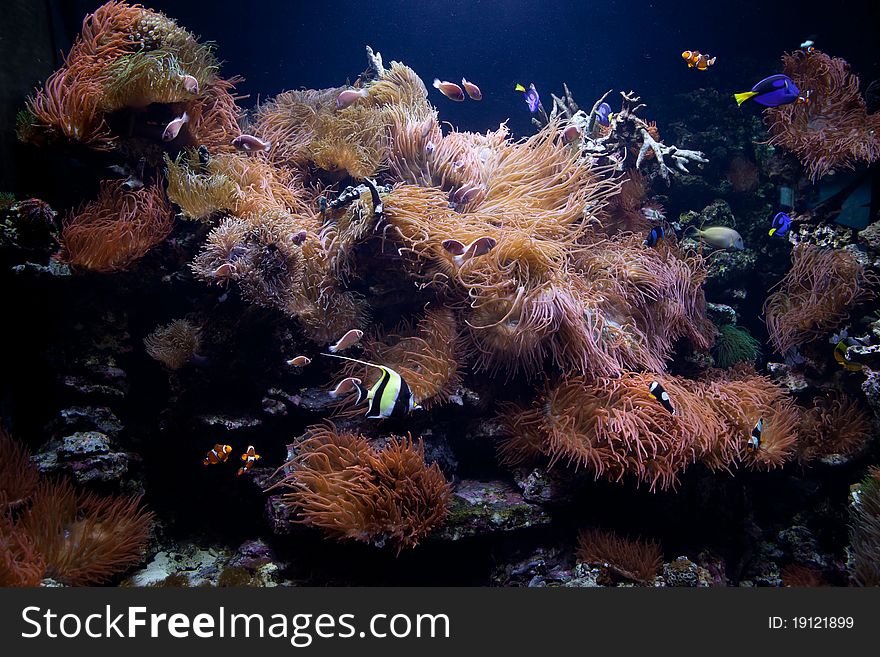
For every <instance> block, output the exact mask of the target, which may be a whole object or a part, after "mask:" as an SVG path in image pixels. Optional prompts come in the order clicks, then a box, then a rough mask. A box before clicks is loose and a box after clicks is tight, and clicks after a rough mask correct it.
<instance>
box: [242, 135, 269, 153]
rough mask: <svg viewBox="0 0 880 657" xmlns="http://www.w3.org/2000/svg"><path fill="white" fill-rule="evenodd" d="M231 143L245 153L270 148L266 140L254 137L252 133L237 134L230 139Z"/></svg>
mask: <svg viewBox="0 0 880 657" xmlns="http://www.w3.org/2000/svg"><path fill="white" fill-rule="evenodd" d="M232 145H233V146H235V148H236V149H237V150H239V151H244V152H245V153H256V152H258V151H268V150H269V149H270V148H272V144H270V143H269V142H268V141H265V140H263V139H260V138H259V137H254V136H253V135H239V136H238V137H236V138H235V139H233V140H232Z"/></svg>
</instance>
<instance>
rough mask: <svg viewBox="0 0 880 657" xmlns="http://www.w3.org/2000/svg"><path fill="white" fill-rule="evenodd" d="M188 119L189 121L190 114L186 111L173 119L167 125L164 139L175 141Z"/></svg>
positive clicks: (163, 134)
mask: <svg viewBox="0 0 880 657" xmlns="http://www.w3.org/2000/svg"><path fill="white" fill-rule="evenodd" d="M187 121H189V114H187V113H186V112H184V113H183V114H182V115H181V116H178V117H177V118H176V119H174V120H173V121H171V123H169V124H168V125H167V126H166V127H165V132H163V133H162V141H174V140H175V139H177V135H178V134H179V133H180V129H181V128H182V127H183V124H184V123H186V122H187Z"/></svg>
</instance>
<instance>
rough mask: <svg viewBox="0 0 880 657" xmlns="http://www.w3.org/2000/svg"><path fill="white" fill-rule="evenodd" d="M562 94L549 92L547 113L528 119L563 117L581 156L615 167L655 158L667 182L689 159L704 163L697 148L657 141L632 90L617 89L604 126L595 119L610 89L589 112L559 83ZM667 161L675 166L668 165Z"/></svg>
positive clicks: (547, 120)
mask: <svg viewBox="0 0 880 657" xmlns="http://www.w3.org/2000/svg"><path fill="white" fill-rule="evenodd" d="M563 86H564V89H565V97H564V98H561V97H559V96H556V95H552V94H551V96H552V98H553V107H552V109H551V111H550V114H547V112H546V111H544V108H543V107H541V108H540V115H541V119H542V120H539V119H536V118H534V119H532V121H533V122H534V123H536V124H537V125H538V126H541V125H546V124H549V123H551V122H554V121H556V120H557V119H563V118H564V119H565V121H566V122H567V123H568V125H570V126H574V127H576V128H577V129H578V132H579V134H580V140H579V141H578V145H577V148H578V149H579V150H580V151H581V152H582V153H583V155H584V157H588V158H595V159H597V160H600V161H602V162H612V163H614V165H615V168H616V169H617V170H618V171H623V170H625V169H628V168H632V167H631V166H630V165H628V164H627V163H628V162H630V161H632V159H633V158H635V164H634V167H635V168H636V169H639V168H641V167H642V165H643V164H644V163H645V162H649V161H652V160H653V161H656V164H657V168H658V170H659V172H660V176H661V177H662V178H663V180H665V181H666V183H667V184H668V183H669V182H670V173H672V172H673V171H680V172H682V173H689V171H688V168H687V167H688V166H689V165H690V164H691V163H694V162H698V163H706V162H708V161H709V160H707V159H706V158H705V156H704V154H703V153H702V152H701V151H694V150H688V149H684V148H678V147H677V146H667V145H666V144H664V143H663V142H662V141H660V135H659V132H658V131H657V125H656V124H655V123H653V122H652V123H648V122H647V121H645V120H644V119H642V118H641V117H640V116H638V112H639V110H641V109H643V108H644V107H646V105H645V104H644V103H642V102H640V101H641V98H640V97H638V96H636V95H635V93H634V92H632V91H630V92H623V91H621V92H620V96H621V99H622V100H621V108H620V110H619V111H618V112H615V113H614V115H613V116H612V117H611V120H610V124H609V125H608V126H606V127H603V126H600V125H599V124H598V123H597V120H596V118H597V115H598V108H599V105H600V104H601V103H602V102H604V101H605V99H606V98H607V97H608V95H609V94H610V93H611V91H610V90H609V91H607V92H605V94H604V95H603V96H602V97H601V98H599V99H598V100H597V101H596V102H595V103H594V104H593V108H592V110H590V112H589V113H586V112H584V111H583V110H581V109H580V108H579V107H578V105H577V103H576V102H575V101H574V98H572V95H571V92H570V91H569V90H568V87H567V86H565V85H563ZM670 164H671V165H672V166H674V167H675V168H674V169H673V168H670Z"/></svg>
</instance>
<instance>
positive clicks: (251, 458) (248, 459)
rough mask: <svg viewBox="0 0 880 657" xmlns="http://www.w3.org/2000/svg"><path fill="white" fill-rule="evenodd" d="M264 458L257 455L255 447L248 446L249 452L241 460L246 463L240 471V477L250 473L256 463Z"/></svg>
mask: <svg viewBox="0 0 880 657" xmlns="http://www.w3.org/2000/svg"><path fill="white" fill-rule="evenodd" d="M261 458H263V457H262V456H260V455H259V454H257V452H256V450H255V449H254V446H253V445H248V448H247V451H246V452H245V453H244V454H242V455H241V460H242V461H244V465H243V466H241V467H240V468H239V469H238V476H239V477H240V476H241V475H243V474H244V473H245V472H247V471H249V470H250V469H251V468H252V467H254V463H256V462H257V461H259V460H260V459H261Z"/></svg>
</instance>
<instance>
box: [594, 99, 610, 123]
mask: <svg viewBox="0 0 880 657" xmlns="http://www.w3.org/2000/svg"><path fill="white" fill-rule="evenodd" d="M596 120H597V121H598V122H599V125H604V126H609V125H611V105H609V104H608V103H602V104H601V105H599V107H598V109H596Z"/></svg>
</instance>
